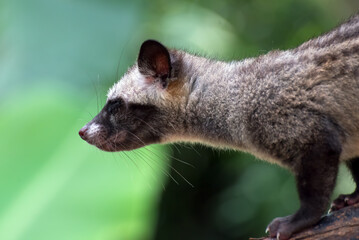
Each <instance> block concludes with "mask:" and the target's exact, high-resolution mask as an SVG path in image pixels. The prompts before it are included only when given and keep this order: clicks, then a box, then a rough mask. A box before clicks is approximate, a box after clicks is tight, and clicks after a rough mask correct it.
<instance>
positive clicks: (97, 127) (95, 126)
mask: <svg viewBox="0 0 359 240" xmlns="http://www.w3.org/2000/svg"><path fill="white" fill-rule="evenodd" d="M100 128H101V126H100V125H99V124H97V123H92V124H91V125H90V126H89V129H88V134H89V136H93V135H95V134H96V133H97V132H99V131H100Z"/></svg>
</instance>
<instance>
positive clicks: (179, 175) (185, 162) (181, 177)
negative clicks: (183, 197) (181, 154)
mask: <svg viewBox="0 0 359 240" xmlns="http://www.w3.org/2000/svg"><path fill="white" fill-rule="evenodd" d="M127 132H129V133H131V132H130V131H127ZM131 134H132V135H133V136H135V137H136V138H137V139H138V140H139V141H141V142H142V143H143V144H145V143H144V142H143V141H142V140H141V139H140V138H139V137H138V136H137V135H136V134H134V133H131ZM144 149H146V150H147V151H149V152H151V153H153V154H155V155H156V156H157V157H159V156H158V155H157V154H156V153H154V152H152V151H151V150H149V149H147V148H144ZM177 160H179V159H177ZM179 161H180V162H182V163H186V162H183V161H182V160H179ZM186 164H188V165H189V166H192V167H193V165H191V164H189V163H186ZM168 166H169V167H170V168H171V169H172V170H173V171H175V172H176V173H177V174H178V175H179V176H180V177H181V178H182V179H183V180H185V181H186V182H187V183H188V184H189V185H190V186H191V187H194V186H193V184H192V183H190V182H189V181H188V180H187V179H186V178H185V177H184V176H183V175H182V174H181V173H179V172H178V171H177V170H176V169H175V168H174V167H173V166H171V165H170V164H169V165H168Z"/></svg>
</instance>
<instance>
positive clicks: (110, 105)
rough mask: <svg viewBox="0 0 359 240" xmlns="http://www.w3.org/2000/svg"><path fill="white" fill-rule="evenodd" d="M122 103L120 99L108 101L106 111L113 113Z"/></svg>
mask: <svg viewBox="0 0 359 240" xmlns="http://www.w3.org/2000/svg"><path fill="white" fill-rule="evenodd" d="M121 105H122V102H121V101H112V102H109V103H108V108H107V111H108V112H109V113H110V114H115V113H116V112H117V111H118V109H119V108H120V107H121Z"/></svg>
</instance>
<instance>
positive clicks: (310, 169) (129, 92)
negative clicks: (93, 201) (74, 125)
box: [80, 16, 359, 239]
mask: <svg viewBox="0 0 359 240" xmlns="http://www.w3.org/2000/svg"><path fill="white" fill-rule="evenodd" d="M151 46H152V49H149V50H148V48H151ZM153 46H155V47H153ZM164 48H165V47H164V46H163V45H161V44H160V43H157V42H155V41H146V42H145V43H144V45H142V47H141V53H144V54H141V55H140V56H139V62H140V65H141V69H139V68H138V64H135V65H134V66H133V67H132V68H130V69H129V71H128V72H127V73H126V74H125V75H124V76H123V78H122V79H121V80H120V81H119V82H118V83H116V84H115V85H114V86H113V87H112V88H111V89H110V91H109V93H108V103H107V104H106V106H105V107H104V109H103V110H102V111H101V113H100V114H99V115H98V116H97V117H96V118H95V119H94V120H92V121H91V122H90V123H89V124H87V125H86V126H85V129H84V130H81V131H82V132H80V135H81V136H82V137H83V138H84V139H85V140H87V141H88V142H89V143H91V144H94V145H96V146H98V147H99V148H101V149H103V150H107V151H119V150H131V149H134V148H138V147H142V146H145V145H147V144H152V143H158V142H161V143H166V142H176V141H190V142H201V143H204V144H209V145H212V146H215V147H221V148H234V149H238V150H243V151H247V152H250V153H252V154H254V155H255V156H257V157H259V158H261V159H264V160H267V161H271V162H275V163H277V164H280V165H282V166H285V167H287V168H288V169H290V170H291V171H292V172H293V173H294V175H295V176H296V180H297V188H298V191H299V197H300V200H301V208H300V209H299V210H298V212H297V213H296V214H294V215H292V216H289V217H286V218H278V219H275V220H274V221H273V222H272V223H271V224H270V225H269V232H270V236H271V237H275V236H276V235H277V236H279V235H280V239H288V238H289V236H290V235H291V234H292V233H293V232H297V231H299V230H300V229H302V228H304V227H307V226H309V225H311V224H314V223H315V222H317V221H318V220H319V218H320V216H321V215H322V214H323V212H324V211H325V209H326V206H327V204H328V201H329V198H330V194H331V192H332V189H333V188H334V184H335V180H336V175H337V170H338V164H339V160H340V161H348V160H351V161H348V162H350V164H349V165H348V166H349V167H350V169H351V171H352V174H353V176H355V179H358V182H357V184H358V183H359V173H358V169H359V167H358V166H359V162H358V161H359V160H352V159H354V158H355V157H359V17H358V16H355V17H353V18H351V19H350V20H349V21H347V22H346V23H344V24H342V25H341V26H339V27H338V28H336V29H334V30H333V31H331V32H329V33H327V34H325V35H323V36H321V37H318V38H316V39H313V40H310V41H308V42H306V43H304V44H302V45H301V46H299V47H297V48H295V49H292V50H287V51H272V52H269V53H268V54H265V55H262V56H260V57H257V58H251V59H246V60H243V61H235V62H230V63H227V62H221V61H216V60H212V59H207V58H204V57H199V56H195V55H192V54H190V53H187V52H184V51H180V50H168V52H167V51H166V50H165V49H164ZM168 56H169V57H170V59H168ZM162 63H165V64H167V65H165V66H161V65H160V66H159V64H162ZM168 63H170V66H168ZM116 102H117V105H119V103H118V102H121V103H123V104H122V105H121V106H122V108H121V109H120V110H116V111H114V110H113V108H114V107H113V106H114V103H116ZM107 109H112V111H109V110H107ZM146 109H147V110H146ZM144 113H145V114H144ZM107 118H109V119H112V121H108V120H106V119H107ZM113 119H119V120H118V121H119V122H115V123H114V122H113ZM120 119H123V120H120ZM139 119H140V120H139ZM141 119H142V120H141ZM143 119H146V122H145V123H143V122H144V121H143ZM116 121H117V120H116ZM91 126H93V127H91ZM93 129H95V130H93ZM106 139H108V140H106ZM353 166H354V167H353ZM356 181H357V180H356ZM353 194H354V193H353ZM351 196H355V198H354V197H353V198H352V199H354V200H355V201H357V200H358V201H359V197H357V196H359V188H358V190H357V191H356V192H355V194H354V195H351ZM354 200H353V201H354ZM338 201H339V200H338ZM342 203H343V200H340V201H339V202H338V203H337V206H339V205H340V204H342ZM314 206H315V207H314Z"/></svg>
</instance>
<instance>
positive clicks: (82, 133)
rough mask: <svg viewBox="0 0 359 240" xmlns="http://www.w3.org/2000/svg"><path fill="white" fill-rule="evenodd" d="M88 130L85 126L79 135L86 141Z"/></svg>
mask: <svg viewBox="0 0 359 240" xmlns="http://www.w3.org/2000/svg"><path fill="white" fill-rule="evenodd" d="M87 130H88V128H87V127H86V126H84V127H83V128H81V130H80V131H79V135H80V137H81V138H82V139H83V140H86V135H87V134H86V133H87Z"/></svg>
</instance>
